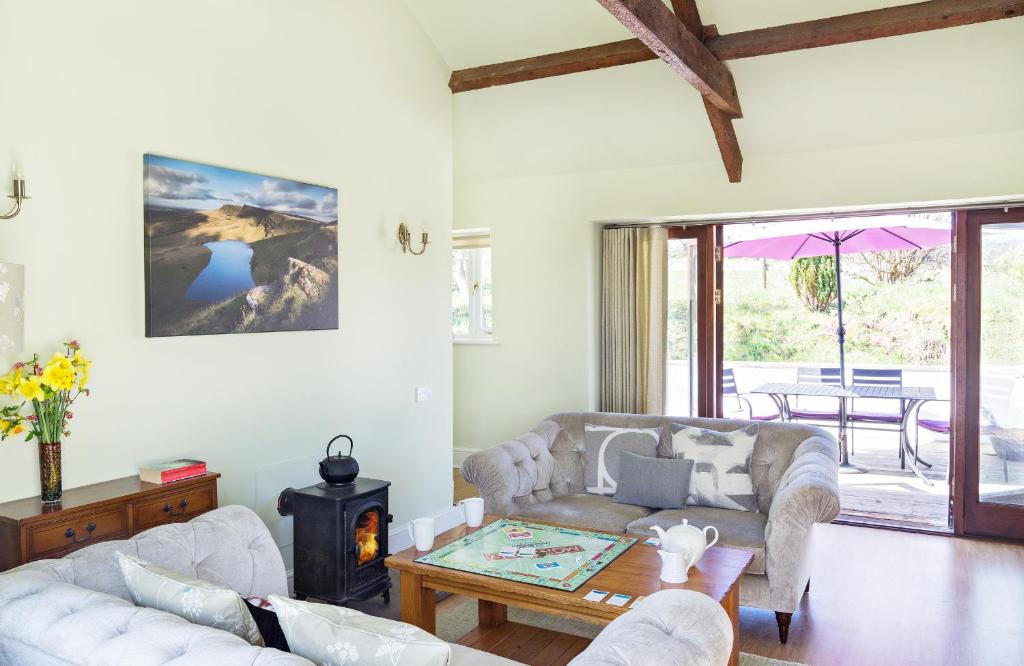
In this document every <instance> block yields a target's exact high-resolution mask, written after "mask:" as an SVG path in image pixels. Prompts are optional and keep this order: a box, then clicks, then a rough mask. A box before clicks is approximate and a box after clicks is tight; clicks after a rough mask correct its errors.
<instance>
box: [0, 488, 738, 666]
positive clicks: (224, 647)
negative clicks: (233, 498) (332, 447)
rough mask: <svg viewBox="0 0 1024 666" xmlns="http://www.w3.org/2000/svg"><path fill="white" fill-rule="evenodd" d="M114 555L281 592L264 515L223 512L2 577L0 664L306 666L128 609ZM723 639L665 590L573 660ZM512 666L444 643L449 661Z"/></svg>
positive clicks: (663, 664)
mask: <svg viewBox="0 0 1024 666" xmlns="http://www.w3.org/2000/svg"><path fill="white" fill-rule="evenodd" d="M116 552H122V553H128V554H131V555H134V556H136V557H139V558H140V559H143V560H146V561H149V562H153V563H155V564H158V565H159V566H161V567H164V568H166V569H170V570H172V571H176V572H178V573H181V574H184V575H187V576H191V577H195V578H200V579H204V580H208V581H211V582H215V583H218V584H220V585H223V586H225V587H230V588H231V589H233V590H235V591H237V592H239V593H240V594H242V595H243V596H260V597H267V596H269V595H271V594H281V595H287V594H288V584H287V578H286V574H285V569H284V562H283V561H282V560H281V554H280V552H279V550H278V548H277V546H276V544H275V543H274V541H273V539H272V538H271V536H270V533H269V532H268V531H267V528H266V527H265V526H264V525H263V523H262V521H260V519H259V517H258V516H257V515H256V514H255V513H253V512H252V511H250V510H249V509H246V508H245V507H240V506H228V507H223V508H221V509H217V510H216V511H211V512H209V513H207V514H204V515H202V516H200V517H198V518H196V519H194V520H192V521H191V522H189V523H184V524H178V525H163V526H160V527H155V528H153V529H151V530H148V531H146V532H143V533H141V534H139V535H137V536H135V537H133V538H131V539H128V540H126V541H108V542H104V543H98V544H96V545H93V546H89V547H88V548H83V549H82V550H80V551H76V552H74V553H72V554H70V555H68V556H67V557H65V558H64V559H61V560H40V561H38V562H32V563H29V564H26V565H24V566H21V567H18V568H17V569H12V570H11V571H8V572H6V573H3V574H0V666H108V665H110V666H164V665H166V666H207V665H210V664H214V665H215V666H298V665H300V664H301V665H302V666H311V662H309V661H307V660H305V659H302V658H300V657H297V656H295V655H291V654H287V653H284V652H280V651H278V650H273V649H267V648H258V647H253V646H252V645H249V644H248V643H246V642H245V641H244V640H242V639H241V638H238V637H237V636H234V635H232V634H228V633H226V632H223V631H219V630H216V629H211V628H209V627H202V626H198V625H194V624H192V623H190V622H188V621H187V620H184V619H182V618H180V617H177V616H175V615H171V614H168V613H164V612H161V611H157V610H152V609H149V608H139V607H137V606H135V605H133V604H132V602H131V601H130V597H129V594H128V590H127V588H126V587H125V584H124V579H123V577H122V575H121V571H120V568H119V567H118V565H117V563H116V557H115V555H114V554H115V553H116ZM697 628H699V630H696V631H695V629H697ZM732 639H733V636H732V625H731V624H730V622H729V619H728V617H727V616H726V614H725V611H724V610H723V609H722V608H721V606H719V605H718V604H717V603H715V602H713V601H712V600H711V599H710V598H709V597H706V596H704V595H701V594H698V593H696V592H686V591H684V590H666V591H663V592H658V593H656V594H652V595H651V596H649V597H648V598H647V599H644V600H643V602H641V603H640V604H637V607H636V609H634V611H631V612H629V613H627V614H625V615H623V616H622V617H621V618H619V619H618V620H616V621H615V622H613V623H611V624H610V625H608V627H607V628H606V629H605V630H604V631H603V632H602V633H601V635H600V636H598V638H597V639H595V640H594V643H593V645H592V646H591V647H589V648H588V649H587V650H585V651H584V652H583V653H581V654H580V655H579V656H578V657H577V658H576V659H575V660H574V661H573V662H572V663H573V664H574V666H720V665H724V664H726V663H727V662H728V659H729V654H730V652H731V650H732ZM627 645H628V646H629V649H627V650H622V649H621V648H622V647H625V646H627ZM516 664H517V662H512V661H509V660H508V659H504V658H502V657H498V656H495V655H492V654H488V653H486V652H480V651H478V650H474V649H472V648H468V647H463V646H461V645H456V644H452V659H451V662H450V666H516ZM520 666H521V665H520Z"/></svg>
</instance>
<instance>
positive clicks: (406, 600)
mask: <svg viewBox="0 0 1024 666" xmlns="http://www.w3.org/2000/svg"><path fill="white" fill-rule="evenodd" d="M434 599H435V593H434V591H433V590H432V589H430V588H428V587H423V576H419V575H417V574H414V573H409V572H407V571H403V572H402V622H408V623H409V624H413V625H416V626H417V627H419V628H420V629H422V630H423V631H426V632H428V633H431V634H433V633H435V632H436V631H437V627H436V626H435V624H436V621H435V614H434V610H435V608H434Z"/></svg>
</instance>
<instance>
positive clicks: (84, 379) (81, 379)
mask: <svg viewBox="0 0 1024 666" xmlns="http://www.w3.org/2000/svg"><path fill="white" fill-rule="evenodd" d="M88 383H89V366H88V365H83V366H82V367H81V368H79V369H78V389H79V390H81V389H84V388H85V385H86V384H88Z"/></svg>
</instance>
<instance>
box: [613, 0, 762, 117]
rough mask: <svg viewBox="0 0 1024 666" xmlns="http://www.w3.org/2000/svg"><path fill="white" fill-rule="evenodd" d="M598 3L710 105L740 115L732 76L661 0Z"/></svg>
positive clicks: (735, 115)
mask: <svg viewBox="0 0 1024 666" xmlns="http://www.w3.org/2000/svg"><path fill="white" fill-rule="evenodd" d="M597 2H598V3H600V4H601V6H602V7H604V8H605V9H607V10H608V12H609V13H611V15H612V16H614V17H615V18H617V19H618V20H619V23H621V24H622V25H624V26H625V27H626V29H627V30H629V31H630V32H631V33H633V35H635V36H636V38H637V39H639V40H640V41H641V42H643V43H644V44H646V45H647V47H648V48H649V49H651V50H652V51H654V52H655V53H656V54H658V57H659V58H661V59H662V60H664V61H665V62H666V63H668V65H669V67H671V68H672V69H674V70H675V71H676V73H678V74H679V75H680V76H682V77H683V78H684V79H686V80H687V81H688V82H689V83H690V85H692V86H693V87H694V88H696V89H697V92H699V93H700V94H701V95H703V96H704V97H705V98H706V99H707V100H708V101H709V102H711V103H712V104H714V105H715V106H716V107H718V108H719V109H721V110H722V111H724V112H725V113H726V114H728V115H729V116H730V117H733V118H740V117H742V116H743V111H742V110H741V109H740V98H739V95H737V94H736V83H735V82H734V81H733V78H732V73H730V72H729V70H728V69H726V67H725V65H723V64H722V63H721V62H719V60H718V58H716V57H715V56H714V55H713V54H712V53H711V51H708V49H707V47H705V46H704V44H703V42H701V40H700V39H699V38H698V37H696V36H695V35H693V34H692V33H691V32H690V31H689V30H687V29H686V26H684V25H683V23H682V21H680V20H679V18H677V17H676V15H675V14H673V13H672V10H670V9H669V8H668V7H666V6H665V3H664V2H662V0H597Z"/></svg>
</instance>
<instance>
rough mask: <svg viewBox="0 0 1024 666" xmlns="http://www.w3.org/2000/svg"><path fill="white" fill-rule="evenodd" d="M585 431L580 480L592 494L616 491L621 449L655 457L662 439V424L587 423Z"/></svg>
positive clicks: (605, 493) (612, 493) (608, 493)
mask: <svg viewBox="0 0 1024 666" xmlns="http://www.w3.org/2000/svg"><path fill="white" fill-rule="evenodd" d="M584 433H585V435H584V446H585V447H586V451H585V452H584V457H583V484H584V485H585V486H586V489H587V492H588V493H593V494H594V495H614V494H615V485H616V484H615V480H616V479H617V478H619V452H620V451H630V452H631V453H635V454H637V455H641V456H647V457H648V458H654V457H655V456H657V455H658V442H659V441H660V440H661V428H615V427H613V426H602V425H594V424H592V423H587V424H585V425H584Z"/></svg>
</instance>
